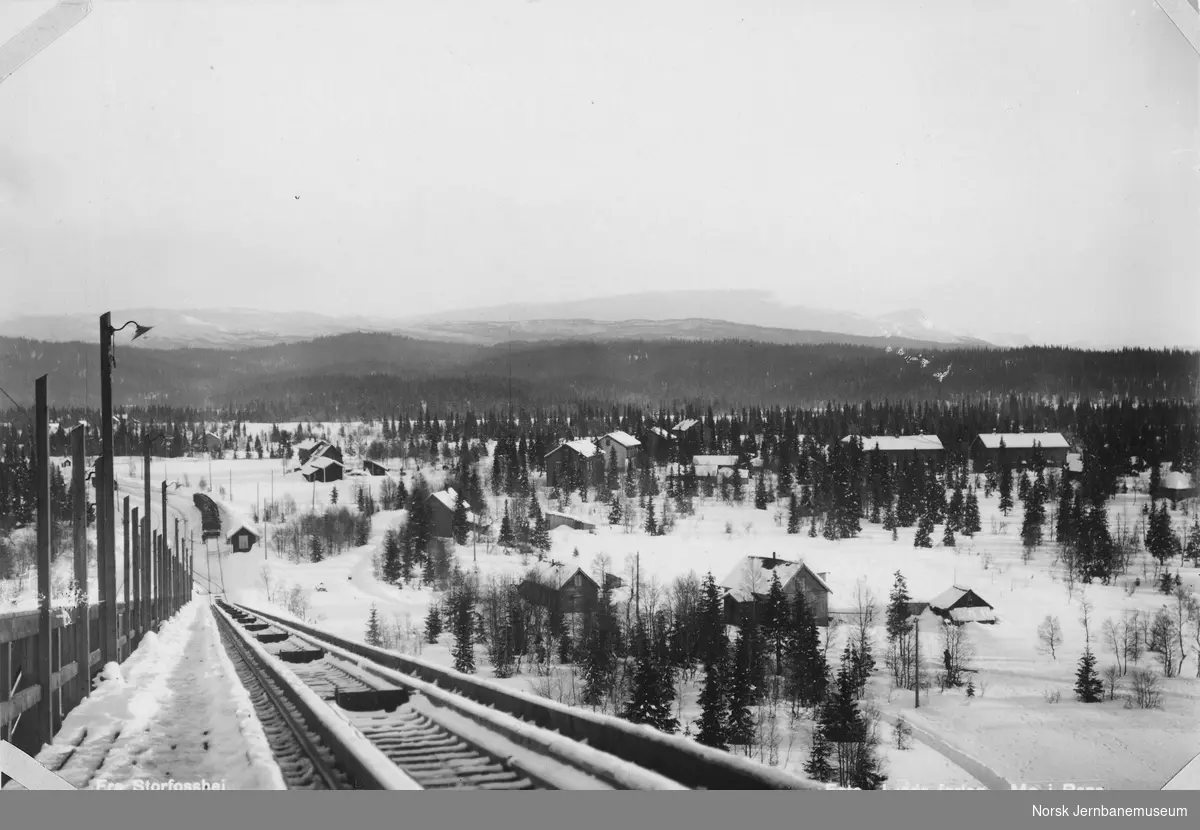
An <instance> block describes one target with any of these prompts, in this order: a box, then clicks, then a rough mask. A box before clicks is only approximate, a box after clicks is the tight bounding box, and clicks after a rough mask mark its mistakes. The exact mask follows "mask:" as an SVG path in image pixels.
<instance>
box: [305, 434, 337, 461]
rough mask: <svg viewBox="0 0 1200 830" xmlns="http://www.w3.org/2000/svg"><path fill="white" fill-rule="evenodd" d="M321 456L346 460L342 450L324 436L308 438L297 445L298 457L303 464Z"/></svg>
mask: <svg viewBox="0 0 1200 830" xmlns="http://www.w3.org/2000/svg"><path fill="white" fill-rule="evenodd" d="M321 457H325V458H332V459H333V460H335V461H338V462H343V461H344V459H343V458H342V451H341V450H339V449H338V448H337V447H335V446H334V445H333V444H331V443H329V442H328V441H326V440H324V439H322V438H306V439H304V440H303V441H301V442H300V443H299V444H297V445H296V458H297V459H298V460H299V461H300V464H301V465H304V464H308V463H309V462H311V461H313V460H315V459H317V458H321Z"/></svg>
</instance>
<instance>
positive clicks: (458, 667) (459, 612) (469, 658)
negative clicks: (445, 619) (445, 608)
mask: <svg viewBox="0 0 1200 830" xmlns="http://www.w3.org/2000/svg"><path fill="white" fill-rule="evenodd" d="M451 601H452V603H453V610H454V651H453V655H454V669H455V671H460V672H463V673H464V674H474V673H475V620H474V612H475V599H474V597H473V596H472V594H471V590H470V588H469V587H468V586H466V585H459V586H458V588H457V590H456V592H455V594H454V595H453V597H452V600H451Z"/></svg>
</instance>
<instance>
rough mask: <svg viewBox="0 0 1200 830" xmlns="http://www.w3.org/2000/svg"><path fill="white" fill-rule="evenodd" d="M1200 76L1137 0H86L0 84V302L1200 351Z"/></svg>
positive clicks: (25, 6) (7, 8) (19, 3)
mask: <svg viewBox="0 0 1200 830" xmlns="http://www.w3.org/2000/svg"><path fill="white" fill-rule="evenodd" d="M52 4H53V0H6V2H4V3H3V4H0V41H3V40H7V39H8V38H9V37H11V36H12V35H15V34H16V33H17V32H18V31H20V30H21V29H22V28H23V27H25V26H26V25H28V24H29V23H30V22H32V21H33V20H34V19H35V18H36V17H37V16H38V15H39V14H40V13H41V12H43V11H44V10H46V9H48V8H49V7H50V6H51V5H52ZM1198 86H1200V57H1198V56H1197V54H1196V53H1195V52H1194V51H1192V50H1191V48H1190V47H1189V46H1188V44H1187V42H1186V40H1185V39H1184V38H1183V36H1182V35H1181V34H1180V33H1179V32H1178V31H1177V30H1176V29H1175V28H1174V26H1173V25H1172V24H1171V22H1170V20H1169V19H1168V18H1167V16H1166V15H1165V14H1164V13H1163V12H1162V11H1161V10H1159V9H1157V8H1156V7H1155V6H1154V4H1153V2H1152V0H1004V1H1002V2H964V1H963V0H925V2H921V3H898V2H895V0H886V1H885V0H862V1H861V2H854V3H837V2H820V3H818V2H812V0H741V2H734V1H733V0H726V2H716V0H604V2H596V0H590V1H589V0H536V2H527V0H428V1H426V0H420V1H418V0H405V1H404V2H397V0H379V2H350V1H349V0H337V1H336V2H335V1H334V0H300V2H288V3H282V2H262V0H256V2H253V3H234V2H229V0H204V1H203V2H199V1H197V2H192V1H191V0H155V1H154V2H150V1H149V0H146V1H143V0H124V1H123V2H122V1H121V0H94V8H93V11H92V13H91V15H90V16H89V17H87V18H85V19H84V20H83V21H82V22H81V23H80V24H79V25H78V26H76V27H75V28H74V29H73V30H71V31H70V32H68V33H67V34H66V35H65V36H63V37H62V39H61V40H59V41H57V42H55V43H54V44H52V45H51V46H50V47H49V48H47V49H46V50H45V51H44V52H42V53H41V54H40V55H38V56H37V57H35V58H33V60H31V61H30V62H29V63H28V64H26V65H25V66H24V67H22V68H21V69H19V70H17V72H16V73H15V74H14V75H13V76H11V77H10V78H9V79H8V80H7V81H5V82H4V83H3V84H0V318H2V317H5V316H8V314H11V313H36V314H44V313H54V312H59V311H71V312H77V311H88V312H97V311H100V310H103V309H105V308H108V307H110V306H123V307H129V306H159V307H169V308H188V307H220V306H228V305H238V306H248V307H255V308H266V309H277V310H310V311H325V312H330V313H337V314H341V313H347V314H351V313H362V314H372V315H409V314H414V313H417V312H424V311H442V310H447V309H451V308H455V307H471V306H479V305H488V304H493V303H500V302H505V301H507V300H510V299H511V300H526V301H528V300H535V299H538V298H544V299H547V300H569V299H580V298H585V297H590V296H596V295H607V294H619V293H626V292H633V291H639V290H646V289H649V288H657V289H662V288H670V287H672V286H679V287H688V288H722V287H728V288H743V287H755V288H762V289H769V290H774V291H777V292H778V293H779V295H780V296H781V298H782V299H785V300H787V301H789V302H796V303H803V304H806V305H811V306H815V307H824V308H838V309H847V310H856V311H861V312H864V313H868V314H881V313H886V312H890V311H894V310H897V309H901V308H910V307H918V308H921V309H923V310H924V311H926V312H927V313H928V314H929V316H930V317H931V318H932V319H933V321H934V322H935V323H936V324H937V325H939V326H942V327H945V328H952V329H959V330H967V331H975V332H985V331H986V332H996V331H1006V332H1023V333H1027V334H1030V335H1032V336H1034V337H1035V338H1036V339H1038V340H1040V341H1044V340H1051V341H1057V342H1063V341H1077V340H1092V341H1099V342H1105V343H1112V342H1127V343H1140V344H1148V345H1161V344H1171V343H1196V342H1197V341H1200V332H1198V324H1197V314H1198V311H1200V232H1198V227H1200V151H1198V148H1200V140H1198V138H1200V131H1198V126H1200V116H1198V107H1200V89H1198Z"/></svg>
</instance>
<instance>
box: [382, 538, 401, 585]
mask: <svg viewBox="0 0 1200 830" xmlns="http://www.w3.org/2000/svg"><path fill="white" fill-rule="evenodd" d="M400 564H401V563H400V541H399V539H397V538H396V532H395V531H394V530H388V531H387V532H386V533H385V534H384V535H383V579H384V581H385V582H391V583H396V582H399V581H400V578H401V576H402V573H401V571H402V569H401V567H400Z"/></svg>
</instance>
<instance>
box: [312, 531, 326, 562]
mask: <svg viewBox="0 0 1200 830" xmlns="http://www.w3.org/2000/svg"><path fill="white" fill-rule="evenodd" d="M308 550H309V558H310V559H311V560H312V561H313V562H320V561H321V560H322V559H324V558H325V551H324V548H323V546H322V545H321V537H320V536H317V535H316V534H313V537H312V539H311V540H310V541H309V548H308Z"/></svg>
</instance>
